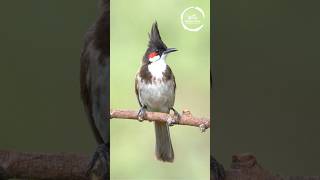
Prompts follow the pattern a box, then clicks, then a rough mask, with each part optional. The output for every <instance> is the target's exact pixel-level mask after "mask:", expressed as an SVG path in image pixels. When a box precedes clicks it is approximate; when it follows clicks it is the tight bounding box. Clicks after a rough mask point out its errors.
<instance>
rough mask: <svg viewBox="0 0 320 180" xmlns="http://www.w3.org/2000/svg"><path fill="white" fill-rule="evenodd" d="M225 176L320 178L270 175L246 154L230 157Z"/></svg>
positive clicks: (243, 179)
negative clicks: (229, 166) (230, 160)
mask: <svg viewBox="0 0 320 180" xmlns="http://www.w3.org/2000/svg"><path fill="white" fill-rule="evenodd" d="M225 174H226V177H225V180H320V176H285V175H279V174H275V173H272V172H270V171H268V170H266V169H264V168H263V167H262V166H261V165H259V163H258V162H257V159H256V157H255V156H254V155H252V154H248V153H247V154H237V155H234V156H232V163H231V168H230V169H228V170H226V171H225ZM211 175H213V174H211ZM211 179H213V176H211Z"/></svg>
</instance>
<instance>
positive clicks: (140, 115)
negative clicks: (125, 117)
mask: <svg viewBox="0 0 320 180" xmlns="http://www.w3.org/2000/svg"><path fill="white" fill-rule="evenodd" d="M145 115H146V109H145V107H141V108H140V110H139V112H138V121H140V122H142V121H143V119H144V117H145Z"/></svg>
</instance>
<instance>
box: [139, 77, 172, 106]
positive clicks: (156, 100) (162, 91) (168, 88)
mask: <svg viewBox="0 0 320 180" xmlns="http://www.w3.org/2000/svg"><path fill="white" fill-rule="evenodd" d="M174 91H175V90H174V81H172V80H169V81H163V80H155V81H152V82H151V83H150V82H144V81H140V85H139V100H140V102H141V104H142V105H145V106H146V107H147V109H148V110H149V111H157V112H168V111H169V109H170V108H171V107H172V106H173V104H174V99H175V92H174Z"/></svg>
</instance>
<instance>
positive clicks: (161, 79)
mask: <svg viewBox="0 0 320 180" xmlns="http://www.w3.org/2000/svg"><path fill="white" fill-rule="evenodd" d="M175 51H177V49H176V48H167V46H166V45H165V43H164V42H163V41H162V39H161V36H160V32H159V29H158V24H157V21H155V22H154V23H153V24H152V27H151V31H150V33H149V43H148V47H147V49H146V51H145V54H144V56H143V58H142V63H141V66H140V68H139V70H138V72H137V74H136V78H135V93H136V96H137V99H138V102H139V105H140V110H139V111H138V119H140V120H143V118H144V117H145V113H146V111H149V112H162V113H170V110H173V112H174V117H175V118H174V119H172V120H171V121H168V122H167V123H166V122H154V127H155V139H156V143H155V155H156V158H157V159H158V160H160V161H163V162H173V160H174V151H173V147H172V143H171V138H170V132H169V126H170V125H173V124H174V123H175V122H176V121H177V120H179V118H180V114H179V113H178V112H177V111H176V110H175V109H174V107H173V106H174V102H175V92H176V82H175V76H174V74H173V72H172V70H171V68H170V67H169V66H168V65H167V63H166V58H167V56H168V54H169V53H172V52H175Z"/></svg>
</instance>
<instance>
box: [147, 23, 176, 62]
mask: <svg viewBox="0 0 320 180" xmlns="http://www.w3.org/2000/svg"><path fill="white" fill-rule="evenodd" d="M174 51H177V49H176V48H167V46H166V45H165V44H164V42H163V41H162V40H161V36H160V32H159V29H158V24H157V22H154V23H153V24H152V28H151V32H150V33H149V44H148V48H147V50H146V53H145V55H144V58H143V62H144V63H146V64H150V63H153V62H156V61H158V60H161V59H162V60H165V58H166V56H167V55H168V54H169V53H171V52H174Z"/></svg>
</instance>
